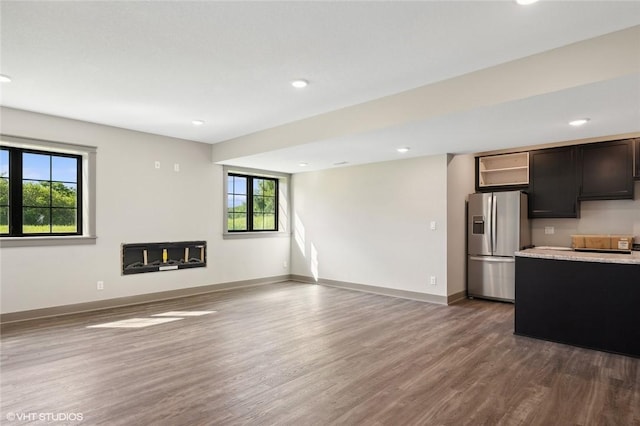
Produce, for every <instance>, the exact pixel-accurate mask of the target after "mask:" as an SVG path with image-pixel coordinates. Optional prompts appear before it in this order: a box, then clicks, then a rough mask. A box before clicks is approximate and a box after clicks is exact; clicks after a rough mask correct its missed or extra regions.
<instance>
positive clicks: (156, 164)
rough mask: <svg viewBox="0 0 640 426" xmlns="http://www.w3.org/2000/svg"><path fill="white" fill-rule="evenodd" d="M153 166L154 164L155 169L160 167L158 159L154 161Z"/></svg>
mask: <svg viewBox="0 0 640 426" xmlns="http://www.w3.org/2000/svg"><path fill="white" fill-rule="evenodd" d="M155 166H156V169H159V168H160V162H159V161H156V162H155Z"/></svg>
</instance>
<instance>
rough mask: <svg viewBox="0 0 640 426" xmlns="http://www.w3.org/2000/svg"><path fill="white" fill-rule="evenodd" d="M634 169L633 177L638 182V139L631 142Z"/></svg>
mask: <svg viewBox="0 0 640 426" xmlns="http://www.w3.org/2000/svg"><path fill="white" fill-rule="evenodd" d="M633 150H634V156H633V158H634V168H633V177H634V178H635V179H639V180H640V138H638V139H634V140H633Z"/></svg>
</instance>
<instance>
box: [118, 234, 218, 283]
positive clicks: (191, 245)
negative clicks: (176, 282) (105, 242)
mask: <svg viewBox="0 0 640 426" xmlns="http://www.w3.org/2000/svg"><path fill="white" fill-rule="evenodd" d="M205 266H207V242H206V241H179V242H165V243H136V244H122V274H123V275H129V274H141V273H144V272H158V271H173V270H176V269H187V268H202V267H205Z"/></svg>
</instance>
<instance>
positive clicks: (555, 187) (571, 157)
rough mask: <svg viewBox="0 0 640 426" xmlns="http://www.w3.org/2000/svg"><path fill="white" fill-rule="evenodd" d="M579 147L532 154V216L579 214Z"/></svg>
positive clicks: (530, 159) (530, 171)
mask: <svg viewBox="0 0 640 426" xmlns="http://www.w3.org/2000/svg"><path fill="white" fill-rule="evenodd" d="M577 160H578V149H577V147H576V146H567V147H562V148H550V149H541V150H538V151H531V152H530V153H529V173H530V180H529V217H530V218H571V217H578V199H577V198H578V185H577V177H578V174H577V172H578V161H577Z"/></svg>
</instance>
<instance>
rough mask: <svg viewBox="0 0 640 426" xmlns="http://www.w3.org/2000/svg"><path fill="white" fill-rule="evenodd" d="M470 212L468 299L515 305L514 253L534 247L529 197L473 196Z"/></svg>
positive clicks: (510, 193)
mask: <svg viewBox="0 0 640 426" xmlns="http://www.w3.org/2000/svg"><path fill="white" fill-rule="evenodd" d="M467 213H468V215H467V221H468V225H467V296H469V297H480V298H486V299H495V300H502V301H508V302H513V301H514V300H515V271H516V268H515V265H516V264H515V256H514V253H515V252H516V251H518V250H521V249H523V248H524V247H527V246H529V245H530V244H531V228H530V226H529V219H528V217H527V194H525V193H524V192H520V191H507V192H486V193H480V194H470V195H469V204H468V212H467Z"/></svg>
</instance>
